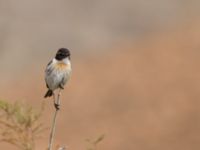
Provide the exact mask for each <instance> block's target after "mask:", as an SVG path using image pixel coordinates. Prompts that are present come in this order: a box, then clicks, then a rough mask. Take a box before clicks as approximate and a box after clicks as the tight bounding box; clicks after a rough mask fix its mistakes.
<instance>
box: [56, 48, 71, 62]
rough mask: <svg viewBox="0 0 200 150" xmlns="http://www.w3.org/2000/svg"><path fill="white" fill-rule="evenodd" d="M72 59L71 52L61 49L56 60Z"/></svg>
mask: <svg viewBox="0 0 200 150" xmlns="http://www.w3.org/2000/svg"><path fill="white" fill-rule="evenodd" d="M67 57H68V58H70V51H69V50H68V49H66V48H60V49H59V50H58V51H57V53H56V57H55V58H56V59H57V60H62V59H64V58H67Z"/></svg>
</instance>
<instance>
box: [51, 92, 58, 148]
mask: <svg viewBox="0 0 200 150" xmlns="http://www.w3.org/2000/svg"><path fill="white" fill-rule="evenodd" d="M60 94H61V90H59V93H58V97H57V99H56V96H55V94H53V99H54V104H57V105H58V106H59V105H60ZM58 111H59V109H58V108H56V111H55V113H54V116H53V122H52V127H51V133H50V137H49V146H48V150H52V146H53V139H54V135H55V129H56V118H57V114H58Z"/></svg>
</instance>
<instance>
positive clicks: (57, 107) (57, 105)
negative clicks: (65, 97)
mask: <svg viewBox="0 0 200 150" xmlns="http://www.w3.org/2000/svg"><path fill="white" fill-rule="evenodd" d="M60 95H61V89H59V92H58V97H57V99H56V98H54V106H55V108H56V110H59V109H60Z"/></svg>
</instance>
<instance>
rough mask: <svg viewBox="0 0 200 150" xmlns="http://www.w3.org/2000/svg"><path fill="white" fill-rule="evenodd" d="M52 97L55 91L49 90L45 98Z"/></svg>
mask: <svg viewBox="0 0 200 150" xmlns="http://www.w3.org/2000/svg"><path fill="white" fill-rule="evenodd" d="M52 95H53V91H52V90H50V89H49V90H48V91H47V93H46V94H45V96H44V98H47V97H51V96H52Z"/></svg>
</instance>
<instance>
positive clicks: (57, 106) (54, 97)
mask: <svg viewBox="0 0 200 150" xmlns="http://www.w3.org/2000/svg"><path fill="white" fill-rule="evenodd" d="M53 100H54V107H55V108H56V110H59V105H58V104H57V98H56V95H55V93H53Z"/></svg>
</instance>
